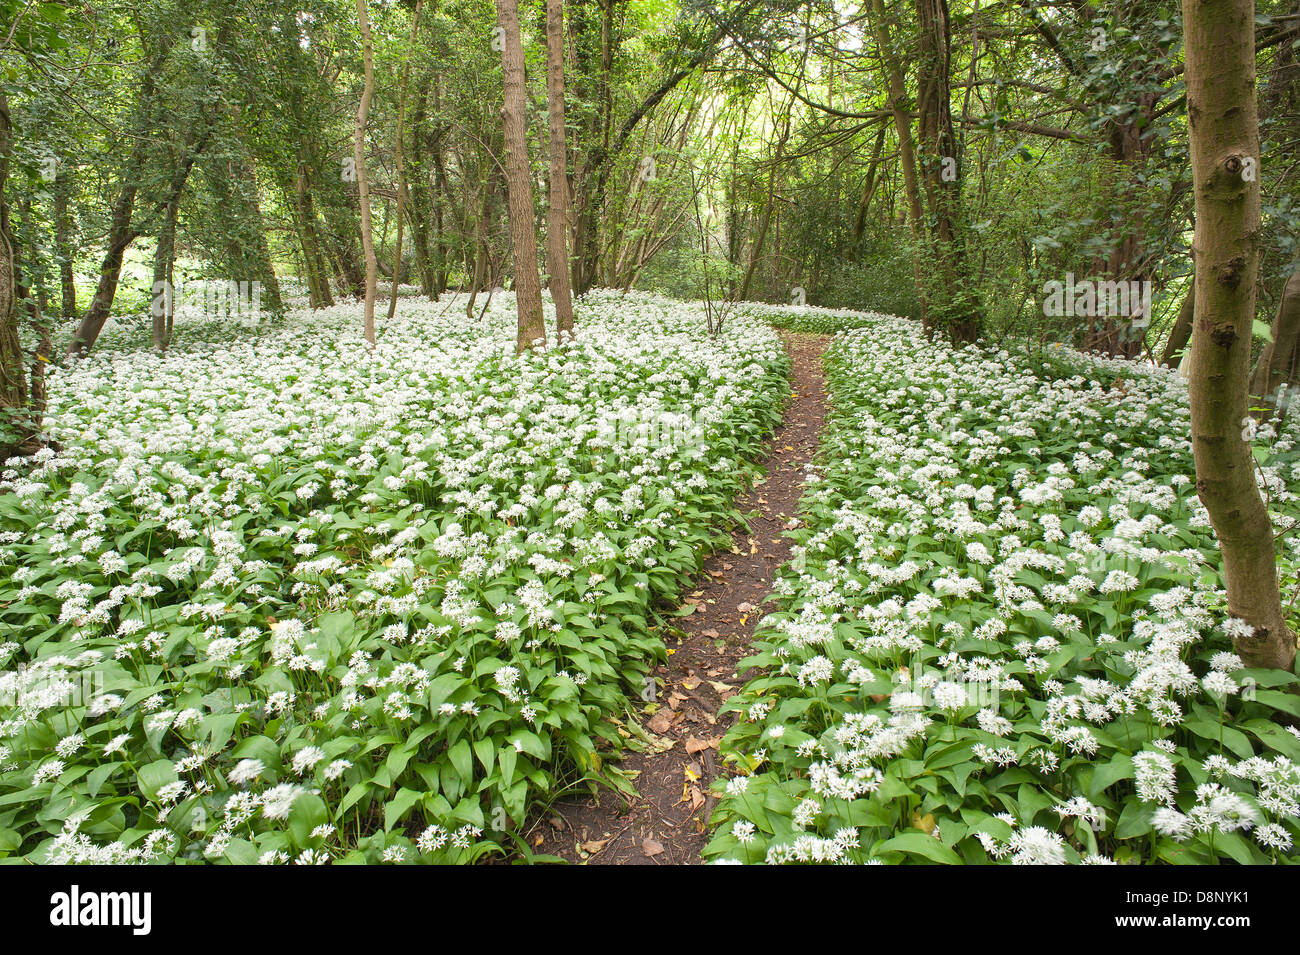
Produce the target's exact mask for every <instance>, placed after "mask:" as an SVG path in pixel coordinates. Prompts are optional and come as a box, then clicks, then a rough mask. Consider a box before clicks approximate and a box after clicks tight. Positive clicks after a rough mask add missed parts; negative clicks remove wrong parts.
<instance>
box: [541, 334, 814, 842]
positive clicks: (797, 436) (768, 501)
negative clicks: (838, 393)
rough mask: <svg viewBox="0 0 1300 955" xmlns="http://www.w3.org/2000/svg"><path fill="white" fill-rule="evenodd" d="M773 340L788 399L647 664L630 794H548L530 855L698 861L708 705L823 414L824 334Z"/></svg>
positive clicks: (727, 672)
mask: <svg viewBox="0 0 1300 955" xmlns="http://www.w3.org/2000/svg"><path fill="white" fill-rule="evenodd" d="M781 337H782V340H783V341H784V342H785V347H786V351H787V352H788V353H789V355H790V357H791V359H792V360H793V363H794V366H793V369H792V370H791V376H790V385H791V400H790V404H789V405H788V406H787V408H786V413H785V417H784V419H783V420H782V423H781V425H780V426H779V427H778V429H777V431H776V433H775V434H774V435H773V437H772V442H771V445H770V449H769V453H768V455H767V457H766V458H764V459H763V460H762V461H761V462H760V463H761V464H762V465H763V467H764V470H765V473H766V477H765V478H760V479H759V483H757V484H756V485H755V487H754V488H753V489H752V490H751V491H749V492H748V493H747V494H745V495H743V496H742V497H741V499H740V500H739V501H737V506H738V508H739V509H740V511H741V512H742V513H746V514H749V515H750V516H749V519H748V525H749V527H748V532H746V531H745V528H744V527H740V528H737V529H736V531H735V532H734V538H735V544H734V546H733V547H731V548H730V549H723V550H720V551H718V552H716V553H714V554H712V555H710V556H709V557H708V558H706V560H705V562H704V567H703V570H702V571H701V572H700V575H699V577H698V578H697V579H696V586H695V588H694V589H693V590H691V591H689V596H687V597H686V598H685V601H684V603H683V607H682V609H685V607H686V605H687V604H689V605H692V606H693V607H694V609H693V611H691V612H690V614H689V615H688V616H683V617H679V618H676V621H675V626H676V627H677V628H678V629H680V630H681V631H682V634H681V640H680V642H677V639H676V637H677V634H673V635H672V636H669V637H667V639H666V642H667V645H668V650H669V657H668V661H667V663H665V664H664V665H663V666H660V667H659V668H658V670H657V671H656V672H655V676H656V677H657V678H658V679H659V680H660V681H661V682H660V689H659V691H658V695H657V700H656V702H657V704H658V706H657V707H654V706H647V707H646V709H647V710H650V711H653V712H651V713H649V714H645V715H642V717H641V723H642V726H643V727H644V728H645V729H646V730H647V732H649V733H650V734H652V736H653V737H655V738H656V739H657V740H658V741H659V742H658V743H657V745H655V746H653V747H651V748H650V749H648V750H646V751H645V752H630V753H629V754H627V756H626V757H624V759H623V760H622V762H621V763H620V767H621V769H622V770H623V771H624V772H625V773H627V774H628V775H629V776H630V777H631V778H632V782H633V785H634V786H635V787H636V789H637V791H638V792H639V794H640V796H639V798H636V799H629V798H628V797H626V796H625V795H623V794H622V793H617V792H615V791H613V790H611V789H605V788H602V789H601V790H600V792H599V794H598V795H595V796H591V795H583V796H578V797H573V798H570V799H567V800H562V801H560V802H557V803H556V804H554V805H553V806H552V807H551V808H550V809H549V810H548V811H547V812H546V813H545V814H543V815H542V817H541V818H540V819H538V820H537V822H536V824H535V825H534V827H533V829H532V831H531V832H529V833H528V834H527V835H526V838H527V840H528V844H529V846H530V848H532V851H533V852H535V853H537V854H546V855H551V856H557V857H559V858H561V859H564V860H565V861H567V862H571V863H587V864H599V865H691V864H698V863H699V862H700V852H701V850H702V849H703V848H704V846H705V845H706V844H707V843H708V841H709V831H708V826H707V822H708V818H709V815H710V813H712V811H713V806H714V802H715V799H714V797H713V796H712V794H711V793H710V792H709V788H710V785H711V784H712V782H713V780H714V778H715V777H717V776H718V775H720V774H722V773H723V770H722V767H721V766H720V765H719V761H718V743H719V741H720V740H721V739H722V735H723V734H724V733H725V732H726V731H727V728H728V727H729V726H730V725H731V724H732V722H734V715H733V714H730V713H727V714H719V713H718V709H719V707H721V706H722V704H723V702H724V701H725V700H726V699H727V698H728V697H730V696H732V695H733V694H734V693H735V692H736V691H737V689H739V687H740V686H741V685H742V683H743V682H744V679H743V677H744V674H739V673H737V672H736V666H737V664H738V662H739V661H740V660H741V659H742V658H744V657H745V656H747V655H748V654H749V645H750V641H751V640H752V639H753V635H754V628H755V626H756V625H757V623H758V621H759V620H761V619H762V618H763V616H764V615H765V614H766V613H767V610H768V609H769V608H765V607H763V606H762V603H763V601H764V599H765V598H766V597H767V596H768V595H769V594H770V593H771V590H772V584H773V580H774V575H775V573H776V571H777V569H778V568H779V567H780V566H781V565H782V564H783V563H785V561H786V560H787V559H788V558H789V555H790V541H789V539H788V538H786V537H785V536H783V532H784V531H785V530H786V524H787V522H788V521H789V520H790V518H791V517H793V516H795V515H796V514H797V513H798V502H799V498H800V496H801V495H802V493H803V478H804V471H803V468H804V465H805V464H807V463H808V461H809V460H810V459H811V458H812V457H813V455H814V454H815V453H816V451H817V445H818V441H819V439H820V436H821V431H822V425H823V423H824V421H825V417H826V393H825V383H824V379H823V375H822V362H821V359H822V353H823V352H824V351H825V349H826V344H827V342H828V341H829V340H830V338H829V336H826V335H811V334H803V333H798V332H783V333H782V336H781ZM751 512H752V513H751Z"/></svg>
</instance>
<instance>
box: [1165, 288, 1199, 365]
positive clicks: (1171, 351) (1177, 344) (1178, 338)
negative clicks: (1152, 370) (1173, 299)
mask: <svg viewBox="0 0 1300 955" xmlns="http://www.w3.org/2000/svg"><path fill="white" fill-rule="evenodd" d="M1195 311H1196V277H1195V276H1193V277H1192V287H1191V288H1189V289H1188V290H1187V294H1186V295H1185V296H1183V304H1182V306H1181V307H1180V308H1179V309H1178V318H1177V319H1175V320H1174V327H1173V328H1171V329H1170V330H1169V341H1168V342H1166V343H1165V350H1164V353H1163V354H1162V355H1161V356H1160V364H1162V365H1164V366H1166V367H1167V368H1177V367H1178V363H1179V362H1180V361H1182V358H1183V351H1184V350H1185V349H1186V348H1187V343H1188V342H1189V341H1191V340H1192V316H1193V315H1194V314H1195Z"/></svg>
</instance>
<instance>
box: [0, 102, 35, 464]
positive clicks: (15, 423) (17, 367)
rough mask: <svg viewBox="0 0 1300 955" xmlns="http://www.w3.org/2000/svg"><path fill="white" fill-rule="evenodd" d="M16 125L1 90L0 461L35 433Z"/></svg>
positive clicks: (15, 450) (13, 452) (5, 458)
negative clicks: (15, 220) (21, 307)
mask: <svg viewBox="0 0 1300 955" xmlns="http://www.w3.org/2000/svg"><path fill="white" fill-rule="evenodd" d="M12 153H13V126H12V124H11V123H10V121H9V99H8V97H7V95H6V94H5V92H4V91H3V90H0V463H3V461H5V460H7V459H8V458H9V457H10V456H11V455H13V454H15V453H16V452H17V451H18V450H19V449H20V447H21V446H22V445H23V443H24V442H25V441H26V440H27V438H28V437H29V435H30V434H31V433H32V423H31V421H30V418H29V414H30V412H29V408H28V393H27V370H26V368H25V367H24V365H23V349H22V341H21V339H20V337H19V334H18V269H17V262H16V258H17V257H16V255H15V249H14V241H13V234H12V232H11V230H10V227H9V204H8V201H7V199H6V196H5V192H6V190H7V189H8V186H9V160H10V156H11V154H12Z"/></svg>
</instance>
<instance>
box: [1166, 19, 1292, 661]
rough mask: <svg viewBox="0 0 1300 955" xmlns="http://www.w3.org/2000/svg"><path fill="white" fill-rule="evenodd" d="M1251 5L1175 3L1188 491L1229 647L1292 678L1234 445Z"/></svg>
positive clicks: (1256, 211)
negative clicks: (1206, 537) (1192, 209)
mask: <svg viewBox="0 0 1300 955" xmlns="http://www.w3.org/2000/svg"><path fill="white" fill-rule="evenodd" d="M1254 14H1255V5H1254V2H1253V0H1183V33H1184V48H1185V56H1186V64H1187V69H1186V81H1187V115H1188V125H1189V139H1190V144H1191V156H1192V180H1193V186H1194V190H1195V196H1196V236H1195V239H1194V242H1193V250H1194V256H1195V260H1196V279H1195V288H1196V302H1195V305H1194V308H1195V316H1196V318H1195V327H1194V330H1193V332H1192V355H1191V368H1190V374H1189V376H1188V389H1189V392H1190V404H1191V415H1192V449H1193V454H1194V456H1195V461H1196V490H1197V493H1198V494H1199V495H1200V498H1201V501H1202V502H1203V503H1204V504H1205V507H1206V510H1207V511H1209V514H1210V520H1211V522H1212V523H1213V525H1214V529H1215V531H1216V533H1217V534H1218V538H1219V548H1220V551H1221V552H1222V555H1223V575H1224V579H1225V581H1226V583H1227V591H1228V614H1229V616H1231V617H1234V618H1238V619H1240V620H1242V621H1244V622H1245V623H1246V624H1247V625H1249V628H1250V632H1249V633H1248V634H1238V635H1235V636H1234V644H1235V646H1236V649H1237V653H1238V655H1240V657H1241V659H1242V661H1243V662H1244V663H1245V664H1246V666H1248V667H1276V668H1278V669H1290V668H1291V666H1292V665H1293V663H1294V662H1295V653H1296V641H1295V635H1294V634H1292V633H1291V631H1290V629H1289V628H1288V627H1287V624H1286V619H1285V616H1284V615H1283V612H1282V602H1281V595H1280V593H1279V590H1278V580H1277V564H1276V556H1275V551H1274V542H1273V525H1272V522H1271V521H1270V520H1269V515H1268V510H1267V508H1266V507H1265V505H1264V501H1263V499H1262V498H1261V497H1260V493H1259V487H1258V485H1257V484H1256V480H1255V461H1254V458H1253V456H1252V454H1251V448H1250V445H1249V443H1248V442H1247V441H1245V440H1243V422H1244V420H1245V419H1246V414H1247V401H1248V394H1247V388H1248V380H1247V379H1248V377H1249V372H1250V352H1251V328H1252V324H1253V322H1254V318H1255V278H1256V272H1257V270H1258V264H1259V248H1258V242H1259V229H1260V191H1259V181H1258V177H1257V176H1246V175H1243V170H1245V169H1247V168H1249V167H1248V163H1247V161H1248V160H1250V161H1251V162H1252V163H1257V162H1258V159H1259V124H1258V119H1257V116H1256V101H1255V44H1254V39H1255V31H1254Z"/></svg>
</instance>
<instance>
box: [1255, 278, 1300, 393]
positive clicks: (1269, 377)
mask: <svg viewBox="0 0 1300 955" xmlns="http://www.w3.org/2000/svg"><path fill="white" fill-rule="evenodd" d="M1272 338H1273V340H1272V341H1271V342H1269V343H1268V344H1267V345H1265V346H1264V352H1263V354H1261V355H1260V356H1259V364H1258V365H1256V366H1255V375H1254V378H1253V379H1252V380H1251V383H1250V393H1251V394H1252V395H1255V396H1256V397H1259V398H1262V399H1264V401H1265V402H1266V404H1267V406H1268V407H1267V410H1266V413H1267V411H1271V409H1272V408H1273V407H1275V406H1276V403H1277V397H1278V395H1277V392H1278V389H1279V388H1280V387H1281V386H1282V385H1294V384H1295V382H1294V381H1293V380H1292V377H1291V369H1292V367H1293V365H1294V363H1295V353H1296V341H1297V339H1300V271H1296V272H1293V273H1291V277H1290V278H1288V279H1287V280H1286V285H1284V286H1283V287H1282V297H1281V299H1279V301H1278V303H1277V314H1276V315H1275V316H1274V317H1273V335H1272ZM1294 400H1295V398H1294V396H1291V395H1288V398H1287V403H1288V404H1290V403H1291V402H1292V401H1294Z"/></svg>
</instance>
